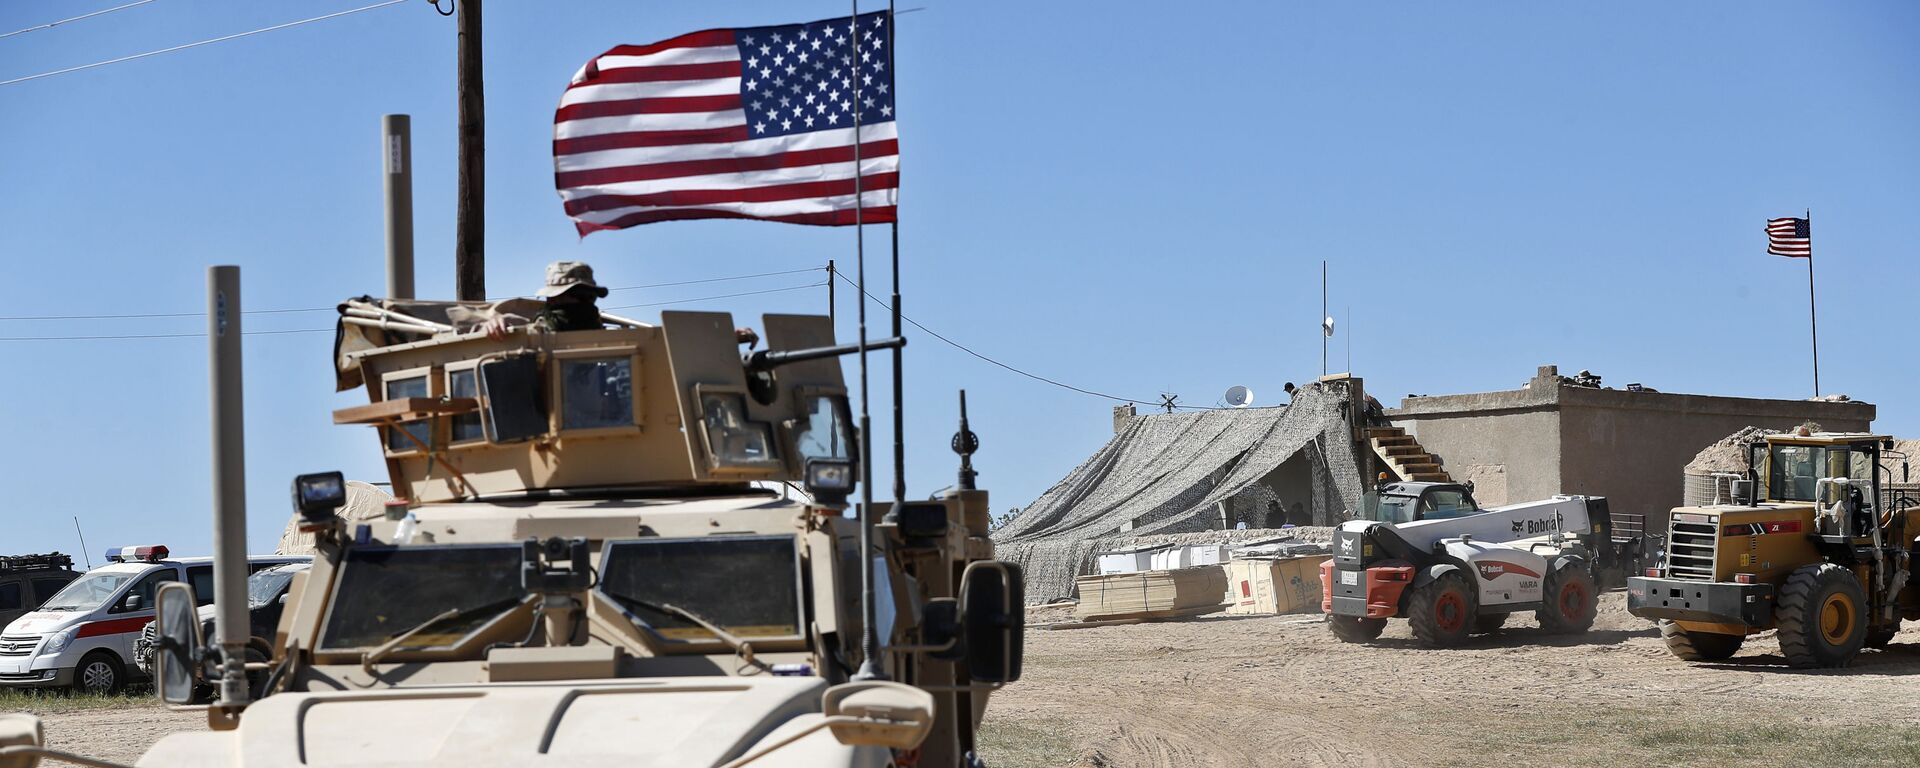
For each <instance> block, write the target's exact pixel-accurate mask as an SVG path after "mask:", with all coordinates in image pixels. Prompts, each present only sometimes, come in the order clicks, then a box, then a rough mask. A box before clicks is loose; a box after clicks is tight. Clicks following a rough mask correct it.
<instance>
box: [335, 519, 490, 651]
mask: <svg viewBox="0 0 1920 768" xmlns="http://www.w3.org/2000/svg"><path fill="white" fill-rule="evenodd" d="M520 561H521V548H520V545H519V544H483V545H474V544H448V545H439V546H405V547H384V546H383V547H355V548H353V549H349V550H347V554H346V557H345V559H344V560H343V561H342V562H341V564H340V580H339V587H338V588H337V590H336V591H335V594H334V596H333V600H332V601H331V602H332V608H331V609H330V612H329V613H328V614H327V623H326V627H325V628H324V629H323V630H322V634H321V639H320V648H321V649H323V650H347V649H365V648H373V647H377V646H379V645H381V644H383V643H386V642H387V641H389V640H392V639H393V638H395V637H397V636H399V635H401V634H403V633H405V632H407V631H408V630H411V629H414V628H416V627H419V626H421V625H422V624H424V623H426V622H428V621H429V620H431V619H433V618H434V617H436V616H439V615H441V614H443V613H446V612H448V611H450V610H451V611H457V612H458V615H457V616H455V617H452V618H449V619H446V620H443V621H436V622H433V626H432V627H431V628H429V629H428V630H424V631H421V632H418V633H415V634H414V635H413V637H411V638H409V640H408V642H407V648H409V649H423V648H446V647H451V646H454V645H457V644H458V643H459V642H460V641H461V640H462V639H463V638H465V637H467V636H468V635H471V634H473V633H474V632H475V631H477V630H479V629H480V628H481V627H484V626H486V625H487V624H489V623H491V622H492V621H493V620H494V619H497V618H499V617H500V616H502V615H503V614H505V613H507V612H508V611H509V610H512V609H513V608H514V607H515V606H517V605H519V604H520V603H521V600H522V599H523V598H524V597H525V596H526V591H525V590H524V589H522V588H521V586H520Z"/></svg>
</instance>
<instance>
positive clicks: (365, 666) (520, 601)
mask: <svg viewBox="0 0 1920 768" xmlns="http://www.w3.org/2000/svg"><path fill="white" fill-rule="evenodd" d="M534 599H535V598H534V596H533V595H527V596H525V597H522V598H517V599H512V600H496V601H494V602H491V603H487V604H486V605H482V606H479V607H477V608H468V609H465V610H461V609H459V608H448V609H447V610H445V611H442V612H440V613H439V614H437V615H435V616H434V617H433V618H431V619H427V620H426V621H423V622H421V623H419V624H417V625H414V627H413V628H412V629H409V630H407V631H405V632H401V633H400V634H398V635H394V636H393V639H392V640H388V641H386V642H384V643H381V644H380V647H378V648H375V649H373V650H371V651H367V652H366V653H362V654H360V669H362V670H364V671H365V672H366V673H367V675H368V676H369V677H378V676H379V674H378V673H377V672H375V671H374V669H373V665H375V664H378V663H379V662H380V660H381V659H384V658H386V657H387V655H388V654H391V653H393V652H394V651H396V650H399V649H400V646H401V645H402V644H404V643H406V642H407V641H408V640H412V639H413V637H414V635H418V634H420V633H421V632H425V631H427V630H428V629H431V628H433V626H434V625H436V624H440V623H442V622H447V621H452V620H454V619H458V618H462V617H465V616H473V615H476V614H481V613H486V612H489V611H491V612H493V614H494V615H498V614H502V613H506V612H507V611H508V610H511V609H513V608H515V607H518V606H523V605H526V604H527V603H529V602H531V601H533V600H534Z"/></svg>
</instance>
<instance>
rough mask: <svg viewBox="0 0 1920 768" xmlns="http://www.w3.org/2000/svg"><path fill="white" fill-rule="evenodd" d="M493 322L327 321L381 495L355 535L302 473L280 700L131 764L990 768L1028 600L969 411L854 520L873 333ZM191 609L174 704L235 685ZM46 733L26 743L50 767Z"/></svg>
mask: <svg viewBox="0 0 1920 768" xmlns="http://www.w3.org/2000/svg"><path fill="white" fill-rule="evenodd" d="M499 309H500V308H499V307H487V306H479V305H463V304H456V303H435V302H421V301H384V300H371V299H366V300H354V301H350V302H348V303H346V304H343V305H342V307H341V310H342V318H341V321H340V326H339V330H338V333H337V338H336V344H335V351H336V354H335V364H336V373H337V375H338V380H337V384H338V388H339V389H341V390H342V391H346V390H350V389H364V391H365V392H366V394H367V399H368V401H369V402H368V403H367V404H365V405H357V406H352V407H347V408H343V409H341V410H338V411H336V412H335V413H334V415H333V418H334V421H335V422H336V423H338V424H349V425H363V426H371V427H373V428H374V429H373V430H372V431H373V432H375V433H376V435H377V440H378V448H379V450H380V451H381V453H382V457H383V458H384V460H385V464H386V467H387V473H388V476H389V478H390V480H391V484H392V486H391V487H392V490H393V494H394V496H395V500H394V501H393V502H391V503H390V504H389V505H388V509H387V514H386V515H385V516H382V517H376V518H375V519H372V520H368V521H348V520H345V519H343V518H342V517H341V516H340V515H338V514H337V510H339V509H340V508H341V506H342V504H344V503H345V498H344V495H345V490H344V488H345V483H344V480H343V478H342V477H341V475H340V474H339V473H337V472H336V473H319V474H313V475H303V476H301V477H299V478H297V479H296V480H295V482H294V494H293V495H294V499H295V506H296V508H297V510H298V513H299V514H300V515H301V516H302V519H303V521H304V522H303V524H302V526H301V528H302V530H303V532H308V533H312V534H313V536H314V540H315V553H314V561H313V566H312V568H311V569H310V570H308V571H307V572H305V573H302V574H299V575H296V576H295V584H294V585H293V586H292V588H291V590H290V592H289V596H288V598H287V602H286V607H285V611H284V614H283V618H282V619H281V621H280V623H279V626H278V628H277V631H276V637H275V639H274V648H273V654H272V659H271V660H270V661H268V662H266V663H265V664H264V666H261V665H257V664H256V665H249V666H252V667H253V668H254V669H256V670H259V669H264V670H265V671H266V672H268V675H269V677H268V680H267V681H266V684H265V686H264V688H265V691H264V694H265V695H264V696H263V697H262V698H259V699H258V700H255V701H251V702H248V701H246V699H247V698H248V695H247V694H246V693H245V692H244V691H241V695H239V696H238V697H237V700H234V701H229V700H228V698H229V697H227V696H225V695H224V693H223V695H222V698H221V701H220V702H219V703H216V704H214V705H213V706H212V707H211V708H210V709H209V722H210V723H211V724H212V726H213V729H212V730H210V731H207V732H195V733H180V734H174V735H172V736H168V737H166V738H165V739H163V740H161V741H160V742H159V743H158V744H157V745H155V746H154V747H153V748H152V749H151V750H150V751H148V752H147V753H146V755H145V756H144V757H143V758H142V759H141V761H140V764H141V765H153V766H183V765H195V766H211V765H222V766H226V765H232V766H238V765H248V766H255V765H318V764H380V765H390V766H402V765H407V766H416V765H417V766H442V765H457V766H462V767H463V768H469V767H471V766H487V765H515V766H519V765H564V766H569V768H579V767H582V766H595V765H609V766H611V765H619V766H644V765H651V766H718V765H729V766H733V765H743V764H752V765H768V766H771V765H796V766H797V765H808V766H819V765H840V766H884V765H916V764H917V765H922V766H933V765H976V764H979V761H978V758H977V757H976V756H975V754H974V750H975V733H976V729H977V727H978V726H979V724H980V721H981V718H982V717H983V715H984V713H985V708H986V704H987V700H988V697H989V695H990V694H991V692H992V691H993V690H995V689H996V688H998V687H1000V686H1002V685H1005V684H1007V683H1009V682H1012V681H1014V680H1016V679H1018V677H1019V675H1020V666H1021V632H1022V629H1023V626H1022V613H1021V612H1022V603H1023V600H1022V596H1021V581H1020V576H1019V572H1018V571H1017V569H1015V568H1014V567H1013V566H1011V565H1008V564H1003V563H1000V562H998V561H996V560H994V559H993V546H992V543H991V542H990V541H989V539H988V538H987V526H988V509H989V506H988V499H987V492H986V491H984V490H978V489H975V488H973V487H971V486H972V483H971V476H972V472H971V470H970V469H969V468H968V458H967V454H969V453H971V452H972V450H973V449H974V447H975V446H976V445H977V441H976V440H975V438H974V437H973V436H972V433H971V432H969V431H967V430H966V429H965V421H964V412H963V413H962V416H961V422H962V429H961V434H960V435H958V436H956V439H955V441H954V446H955V449H956V450H958V451H961V452H962V455H961V466H962V470H961V475H960V476H961V482H960V483H958V484H957V486H956V487H954V488H952V489H950V490H946V491H942V492H940V493H937V494H934V496H933V498H931V499H929V500H926V501H912V502H905V503H894V504H879V505H874V506H873V507H871V508H869V509H866V510H864V512H865V514H866V515H867V517H865V518H862V517H860V515H859V514H858V513H859V512H861V510H859V509H858V506H859V505H851V506H852V508H851V509H850V505H849V503H848V498H849V495H850V494H851V493H852V492H853V491H854V490H855V488H856V482H857V480H858V478H860V477H861V476H862V472H861V471H860V470H861V467H860V462H861V461H863V459H864V458H865V456H864V455H863V450H862V449H863V448H864V447H865V441H864V440H863V439H862V438H863V437H864V435H861V434H859V433H858V432H857V431H856V429H855V426H854V425H855V422H854V421H853V420H852V419H851V418H850V408H849V403H848V399H847V388H846V385H845V383H844V382H843V381H842V376H841V368H840V363H839V360H838V358H839V357H840V356H842V355H846V354H849V353H852V352H855V351H857V349H858V346H857V345H836V344H835V343H834V340H833V338H832V327H831V324H830V322H829V320H828V319H827V318H826V317H818V316H802V315H768V316H766V317H765V318H764V322H763V324H762V326H761V327H762V329H764V337H765V339H766V341H767V346H766V348H765V349H761V350H758V351H750V350H748V349H743V348H742V343H741V341H739V337H738V336H737V335H736V327H735V324H734V322H733V319H732V318H731V317H730V316H729V315H727V314H723V313H713V312H666V313H665V314H664V315H663V317H662V319H661V322H660V323H659V324H658V325H652V324H646V323H640V322H635V321H630V320H624V319H621V318H616V317H612V316H604V318H603V319H605V320H608V321H609V322H610V323H612V324H617V325H618V326H619V327H609V328H603V329H598V330H578V331H559V332H550V331H544V330H542V329H541V328H540V327H538V326H532V327H525V326H523V327H514V328H511V329H510V330H508V331H507V332H506V333H504V334H494V335H493V336H490V335H489V334H488V333H487V332H484V331H481V330H467V329H468V328H473V327H475V326H473V324H472V323H468V322H465V321H466V320H468V319H471V318H472V317H473V316H475V315H476V314H486V313H488V312H494V311H497V310H499ZM895 343H899V342H897V341H894V340H887V341H878V342H874V343H872V344H870V345H869V348H877V347H878V348H884V347H885V346H886V345H888V344H895ZM962 397H963V399H962V409H963V410H964V395H962ZM770 488H777V489H779V490H770ZM863 524H865V525H868V526H871V528H870V530H867V531H863V530H862V527H863ZM863 538H869V539H870V541H871V545H870V546H867V547H863V546H862V541H863ZM867 569H871V570H870V571H868V570H867ZM863 583H870V584H871V589H863ZM186 597H187V598H190V597H191V595H187V596H186ZM182 599H183V598H181V597H180V596H179V595H176V594H173V593H172V592H163V594H162V596H161V598H160V616H161V618H160V620H159V623H160V627H159V629H160V635H161V638H160V639H159V641H158V642H159V646H160V649H159V657H160V664H159V666H160V678H161V681H162V682H161V685H160V688H161V692H162V695H163V697H166V698H168V699H169V700H171V701H175V702H176V703H178V702H184V701H185V700H186V697H188V696H190V695H191V688H192V686H191V676H190V675H186V674H180V673H176V672H170V671H169V670H170V669H173V670H181V669H187V670H191V669H195V668H197V666H195V665H198V664H202V663H214V664H215V665H216V666H217V667H218V666H220V665H221V664H223V663H224V664H226V665H228V666H226V667H222V668H229V669H237V668H238V666H239V665H238V664H237V663H234V662H232V661H231V660H228V661H226V662H222V660H221V659H219V658H214V659H212V660H211V662H209V660H208V658H207V657H208V656H210V655H211V656H215V657H217V656H219V655H220V654H219V653H218V652H217V648H216V649H214V650H210V649H209V648H208V647H207V644H206V641H205V640H204V639H203V638H202V637H201V636H200V623H199V621H198V620H197V619H195V618H194V617H193V615H192V611H191V600H190V599H188V600H186V601H185V602H184V603H182V602H181V600H182ZM183 605H184V606H185V607H181V606H183ZM869 616H871V617H873V619H872V621H871V622H868V621H867V620H866V617H869ZM869 629H871V630H872V631H871V632H870V633H869V632H868V631H867V630H869ZM869 661H871V663H867V662H869ZM181 681H185V682H181ZM176 683H178V684H176ZM22 722H24V721H22ZM37 728H38V725H37V723H27V724H25V725H23V724H21V723H15V724H14V725H13V726H12V730H11V733H12V736H11V738H12V739H13V742H14V743H15V744H16V745H19V746H16V747H13V748H12V749H14V750H18V752H16V754H21V755H25V754H26V753H27V752H34V754H44V755H49V756H52V755H53V754H54V753H52V752H50V751H47V750H46V749H44V748H43V747H40V746H37V745H34V744H32V743H31V742H33V741H34V740H35V739H36V738H37V737H35V736H31V735H30V734H29V731H35V730H36V729H37ZM7 730H8V729H7V728H0V747H4V746H5V744H6V742H7V739H8V738H10V737H9V736H8V733H7V732H6V731H7ZM36 750H37V751H36ZM7 754H8V750H7V749H0V758H5V757H6V756H7ZM0 764H3V761H0Z"/></svg>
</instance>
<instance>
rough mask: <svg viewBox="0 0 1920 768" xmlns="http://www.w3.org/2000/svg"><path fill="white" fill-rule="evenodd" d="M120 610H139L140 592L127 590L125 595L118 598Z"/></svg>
mask: <svg viewBox="0 0 1920 768" xmlns="http://www.w3.org/2000/svg"><path fill="white" fill-rule="evenodd" d="M120 610H122V611H137V610H140V593H138V592H129V593H127V596H126V597H123V598H120Z"/></svg>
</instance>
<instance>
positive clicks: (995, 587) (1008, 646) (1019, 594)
mask: <svg viewBox="0 0 1920 768" xmlns="http://www.w3.org/2000/svg"><path fill="white" fill-rule="evenodd" d="M1026 623H1027V606H1026V581H1025V579H1023V578H1022V577H1021V574H1020V567H1019V566H1017V565H1014V564H1013V563H1006V562H1001V561H998V560H980V561H976V562H973V563H969V564H968V565H967V570H966V571H965V572H964V573H962V574H961V575H960V626H961V635H962V640H961V641H962V642H964V643H966V646H967V677H969V678H971V679H972V680H973V681H974V682H976V683H1011V682H1013V681H1015V680H1019V679H1020V662H1021V658H1022V656H1023V655H1024V653H1025V650H1024V643H1025V639H1026V628H1027V627H1026Z"/></svg>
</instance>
